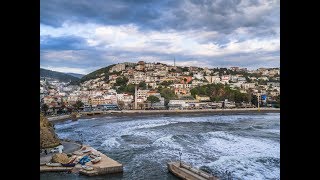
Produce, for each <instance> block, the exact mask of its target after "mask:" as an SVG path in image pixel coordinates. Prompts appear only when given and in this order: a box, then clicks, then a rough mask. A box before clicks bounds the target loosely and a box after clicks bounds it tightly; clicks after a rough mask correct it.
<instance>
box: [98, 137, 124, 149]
mask: <svg viewBox="0 0 320 180" xmlns="http://www.w3.org/2000/svg"><path fill="white" fill-rule="evenodd" d="M101 146H104V147H108V148H117V147H119V146H120V143H119V142H118V141H117V139H116V137H112V138H109V139H106V140H105V141H104V142H103V143H102V144H101Z"/></svg>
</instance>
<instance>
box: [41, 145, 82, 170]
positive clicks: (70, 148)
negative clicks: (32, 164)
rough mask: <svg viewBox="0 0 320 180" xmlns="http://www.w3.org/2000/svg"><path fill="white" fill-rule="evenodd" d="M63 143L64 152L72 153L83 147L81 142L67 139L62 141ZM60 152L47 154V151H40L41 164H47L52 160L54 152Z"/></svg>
mask: <svg viewBox="0 0 320 180" xmlns="http://www.w3.org/2000/svg"><path fill="white" fill-rule="evenodd" d="M61 143H62V145H63V151H62V152H63V153H66V154H67V153H72V152H74V151H76V150H79V149H80V148H81V144H78V143H75V142H66V141H62V142H61ZM57 153H58V152H55V153H50V152H49V153H48V154H47V155H46V154H45V153H40V165H41V164H45V163H47V162H50V160H51V157H52V156H53V155H54V154H57Z"/></svg>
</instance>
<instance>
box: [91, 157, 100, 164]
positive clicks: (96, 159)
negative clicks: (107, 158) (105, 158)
mask: <svg viewBox="0 0 320 180" xmlns="http://www.w3.org/2000/svg"><path fill="white" fill-rule="evenodd" d="M100 160H101V157H96V158H94V159H92V160H91V162H92V163H93V164H95V163H98V162H99V161H100Z"/></svg>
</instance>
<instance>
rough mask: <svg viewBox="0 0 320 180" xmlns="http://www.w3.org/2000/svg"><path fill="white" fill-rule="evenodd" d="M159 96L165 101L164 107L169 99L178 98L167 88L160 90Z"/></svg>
mask: <svg viewBox="0 0 320 180" xmlns="http://www.w3.org/2000/svg"><path fill="white" fill-rule="evenodd" d="M160 94H161V96H162V97H164V99H165V101H164V104H165V106H168V103H169V101H170V100H171V99H176V98H178V97H177V95H176V94H175V93H174V91H173V90H171V89H169V88H163V89H161V90H160Z"/></svg>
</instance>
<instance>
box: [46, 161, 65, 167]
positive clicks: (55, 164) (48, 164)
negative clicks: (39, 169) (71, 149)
mask: <svg viewBox="0 0 320 180" xmlns="http://www.w3.org/2000/svg"><path fill="white" fill-rule="evenodd" d="M46 166H50V167H59V166H61V163H51V162H49V163H46Z"/></svg>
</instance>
